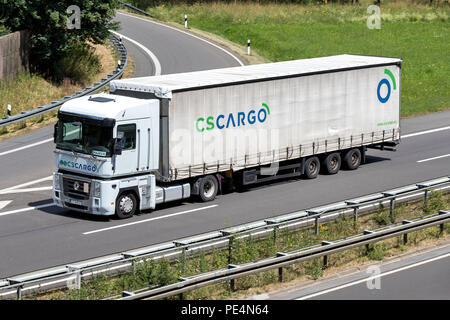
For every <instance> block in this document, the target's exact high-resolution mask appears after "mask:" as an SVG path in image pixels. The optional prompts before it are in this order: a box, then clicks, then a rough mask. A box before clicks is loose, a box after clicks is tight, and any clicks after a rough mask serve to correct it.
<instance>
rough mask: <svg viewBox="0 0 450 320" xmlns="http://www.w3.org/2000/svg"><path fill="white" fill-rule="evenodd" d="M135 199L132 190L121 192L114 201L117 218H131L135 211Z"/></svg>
mask: <svg viewBox="0 0 450 320" xmlns="http://www.w3.org/2000/svg"><path fill="white" fill-rule="evenodd" d="M136 208H137V200H136V197H135V196H134V194H133V193H132V192H124V193H122V194H121V195H120V196H119V197H118V198H117V201H116V216H117V217H118V218H119V219H128V218H131V217H132V216H133V215H134V213H135V212H136Z"/></svg>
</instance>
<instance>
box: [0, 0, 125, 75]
mask: <svg viewBox="0 0 450 320" xmlns="http://www.w3.org/2000/svg"><path fill="white" fill-rule="evenodd" d="M72 5H75V6H78V7H79V8H80V22H81V23H80V28H79V29H77V28H73V29H69V27H68V23H67V21H68V19H69V17H71V16H72V14H73V12H71V11H69V13H68V12H67V9H68V8H69V6H72ZM117 6H118V0H62V1H61V0H60V1H49V0H0V14H1V16H0V19H1V20H0V22H1V23H3V24H4V25H5V27H7V28H8V29H10V30H11V31H12V32H14V31H18V30H28V31H29V32H30V43H29V45H30V53H31V56H30V65H31V68H32V71H36V72H39V73H41V74H43V75H44V76H47V77H49V78H52V79H53V80H60V79H61V76H62V75H61V69H60V66H59V65H58V62H59V61H61V59H62V58H63V57H64V55H65V54H66V53H67V52H69V50H70V49H71V48H74V47H75V46H79V45H80V44H81V45H83V46H89V44H88V42H91V43H93V44H99V43H103V42H104V41H105V39H107V38H108V36H109V32H108V30H109V29H117V27H118V23H115V22H112V19H113V17H114V16H115V12H114V9H115V8H117Z"/></svg>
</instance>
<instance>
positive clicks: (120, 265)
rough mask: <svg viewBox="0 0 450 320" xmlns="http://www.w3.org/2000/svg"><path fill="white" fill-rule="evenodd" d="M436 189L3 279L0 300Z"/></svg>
mask: <svg viewBox="0 0 450 320" xmlns="http://www.w3.org/2000/svg"><path fill="white" fill-rule="evenodd" d="M432 190H442V191H450V176H446V177H442V178H437V179H433V180H429V181H425V182H420V183H416V184H413V185H408V186H404V187H401V188H396V189H391V190H387V191H384V192H380V193H375V194H371V195H366V196H363V197H358V198H353V199H350V200H346V201H341V202H337V203H334V204H329V205H325V206H321V207H315V208H311V209H307V210H301V211H296V212H291V213H288V214H283V215H280V216H276V217H272V218H268V219H264V220H260V221H255V222H252V223H247V224H244V225H239V226H235V227H230V228H226V229H222V230H217V231H213V232H208V233H205V234H200V235H197V236H193V237H188V238H183V239H178V240H174V241H170V242H165V243H161V244H157V245H152V246H147V247H143V248H138V249H133V250H128V251H125V252H121V253H117V254H112V255H108V256H104V257H98V258H95V259H91V260H86V261H81V262H77V263H71V264H69V265H63V266H58V267H54V268H49V269H45V270H39V271H36V272H31V273H27V274H23V275H16V276H13V277H9V278H7V279H0V297H11V296H17V297H21V295H22V293H23V292H33V291H36V290H43V289H51V288H56V287H70V288H80V286H81V281H82V280H83V279H89V278H91V277H92V276H95V275H97V274H103V273H109V274H114V273H119V272H123V271H125V270H127V269H129V268H130V267H131V266H132V265H133V264H135V263H140V262H142V261H145V260H150V259H154V260H157V259H161V258H166V259H173V258H176V257H179V256H186V255H187V254H195V253H198V252H207V251H210V250H213V249H217V248H226V247H227V246H228V247H229V246H230V244H231V241H232V240H233V239H239V238H245V237H249V236H251V237H252V238H258V237H266V236H271V235H273V236H276V234H277V232H278V231H279V230H283V229H284V230H295V229H300V228H304V227H308V226H313V225H315V232H316V233H318V232H319V228H318V226H319V223H325V222H327V221H331V220H334V219H336V218H337V217H340V216H353V217H354V219H355V220H357V219H358V216H359V215H360V214H363V213H365V212H370V211H373V210H377V209H379V208H380V207H384V206H386V205H389V208H390V210H391V212H393V210H394V206H395V204H396V203H400V202H406V201H410V200H413V199H421V198H424V201H425V205H427V202H428V198H429V193H430V191H432Z"/></svg>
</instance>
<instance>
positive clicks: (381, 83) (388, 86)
mask: <svg viewBox="0 0 450 320" xmlns="http://www.w3.org/2000/svg"><path fill="white" fill-rule="evenodd" d="M383 84H385V85H386V86H387V89H388V92H387V95H386V96H385V97H384V98H383V97H381V94H380V89H381V86H382V85H383ZM390 96H391V84H390V83H389V81H388V80H387V79H381V81H380V82H379V83H378V88H377V97H378V100H380V102H381V103H386V102H387V101H388V100H389V97H390Z"/></svg>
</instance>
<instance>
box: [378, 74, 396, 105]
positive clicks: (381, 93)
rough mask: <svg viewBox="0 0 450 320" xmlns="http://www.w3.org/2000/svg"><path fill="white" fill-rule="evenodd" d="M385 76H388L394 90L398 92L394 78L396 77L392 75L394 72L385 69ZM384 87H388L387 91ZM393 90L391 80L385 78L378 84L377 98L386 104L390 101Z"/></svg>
mask: <svg viewBox="0 0 450 320" xmlns="http://www.w3.org/2000/svg"><path fill="white" fill-rule="evenodd" d="M384 74H385V75H387V76H388V77H389V78H390V79H391V81H392V88H393V89H394V90H397V84H396V83H395V78H394V75H393V74H392V72H391V71H390V70H389V69H384ZM384 87H386V89H387V90H386V89H383V88H384ZM392 88H391V83H390V82H389V80H388V79H387V78H383V79H381V80H380V82H378V87H377V97H378V100H379V101H380V102H381V103H386V102H387V101H388V100H389V97H390V96H391V90H392ZM386 91H387V92H386Z"/></svg>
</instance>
